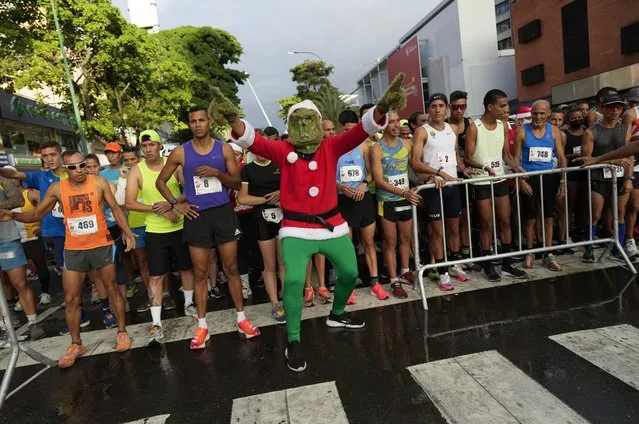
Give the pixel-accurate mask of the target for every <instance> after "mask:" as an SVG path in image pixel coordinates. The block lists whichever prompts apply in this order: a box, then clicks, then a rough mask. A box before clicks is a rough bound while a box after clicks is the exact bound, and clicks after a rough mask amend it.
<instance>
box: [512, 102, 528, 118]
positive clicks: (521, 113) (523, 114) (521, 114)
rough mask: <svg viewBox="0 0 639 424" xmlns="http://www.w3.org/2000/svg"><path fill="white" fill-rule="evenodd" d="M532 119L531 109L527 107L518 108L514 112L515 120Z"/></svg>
mask: <svg viewBox="0 0 639 424" xmlns="http://www.w3.org/2000/svg"><path fill="white" fill-rule="evenodd" d="M530 117H532V107H530V106H529V105H523V106H519V107H518V108H517V111H516V112H515V119H524V118H530Z"/></svg>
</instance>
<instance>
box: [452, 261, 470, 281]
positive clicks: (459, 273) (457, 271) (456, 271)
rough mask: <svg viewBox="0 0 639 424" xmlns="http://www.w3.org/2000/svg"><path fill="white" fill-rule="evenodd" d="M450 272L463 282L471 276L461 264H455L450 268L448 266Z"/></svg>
mask: <svg viewBox="0 0 639 424" xmlns="http://www.w3.org/2000/svg"><path fill="white" fill-rule="evenodd" d="M448 274H449V275H451V276H452V277H455V278H456V279H457V280H458V281H461V282H464V281H468V280H470V277H469V276H468V274H466V273H465V272H464V270H463V269H462V267H461V266H459V265H453V266H451V267H450V268H448Z"/></svg>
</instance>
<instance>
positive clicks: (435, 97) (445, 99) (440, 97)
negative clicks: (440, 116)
mask: <svg viewBox="0 0 639 424" xmlns="http://www.w3.org/2000/svg"><path fill="white" fill-rule="evenodd" d="M435 100H441V101H442V102H444V104H446V106H448V97H446V95H445V94H443V93H435V94H433V95H432V96H430V98H429V99H428V104H431V103H433V102H434V101H435Z"/></svg>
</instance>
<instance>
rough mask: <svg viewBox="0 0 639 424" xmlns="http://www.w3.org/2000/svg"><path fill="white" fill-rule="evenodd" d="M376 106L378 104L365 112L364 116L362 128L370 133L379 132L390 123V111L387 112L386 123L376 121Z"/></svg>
mask: <svg viewBox="0 0 639 424" xmlns="http://www.w3.org/2000/svg"><path fill="white" fill-rule="evenodd" d="M376 108H377V106H373V107H372V108H370V110H369V111H368V112H366V113H365V114H364V116H362V128H364V131H366V134H368V135H373V134H377V133H378V132H379V131H382V130H383V129H384V128H386V125H388V113H387V114H386V118H385V120H384V125H379V124H378V123H377V122H375V118H374V116H375V115H374V113H375V109H376Z"/></svg>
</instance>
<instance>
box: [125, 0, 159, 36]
mask: <svg viewBox="0 0 639 424" xmlns="http://www.w3.org/2000/svg"><path fill="white" fill-rule="evenodd" d="M127 8H128V11H129V22H131V23H132V24H133V25H137V26H139V27H140V28H144V29H146V30H147V31H148V32H149V33H151V34H155V33H157V32H159V31H160V23H159V19H158V7H157V3H156V1H155V0H127Z"/></svg>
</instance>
